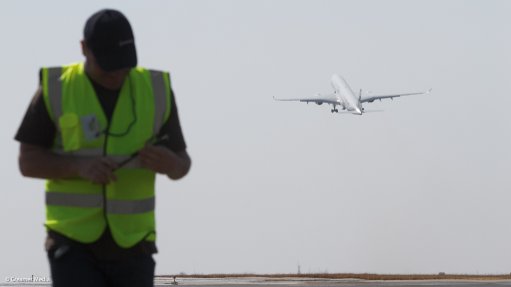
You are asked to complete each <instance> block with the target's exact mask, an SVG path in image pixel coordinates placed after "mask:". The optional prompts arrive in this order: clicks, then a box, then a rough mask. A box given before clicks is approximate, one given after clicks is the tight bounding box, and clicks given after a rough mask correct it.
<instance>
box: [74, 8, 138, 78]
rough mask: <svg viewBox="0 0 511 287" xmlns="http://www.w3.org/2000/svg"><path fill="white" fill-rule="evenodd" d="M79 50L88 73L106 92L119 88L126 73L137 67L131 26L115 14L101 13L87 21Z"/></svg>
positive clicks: (120, 14) (111, 12) (121, 16)
mask: <svg viewBox="0 0 511 287" xmlns="http://www.w3.org/2000/svg"><path fill="white" fill-rule="evenodd" d="M82 50H83V54H84V55H85V57H86V60H87V66H88V67H87V71H88V73H89V74H90V76H92V77H93V79H94V80H96V81H98V82H99V83H100V84H103V85H104V86H106V87H107V88H120V85H121V84H122V82H123V81H124V78H125V76H126V75H127V73H128V71H129V69H130V68H133V67H135V66H136V65H137V51H136V49H135V38H134V37H133V31H132V30H131V25H130V23H129V22H128V19H127V18H126V17H125V16H124V15H123V14H122V13H121V12H119V11H116V10H112V9H104V10H100V11H98V12H96V13H94V14H93V15H92V16H90V17H89V19H88V20H87V22H86V23H85V28H84V30H83V41H82Z"/></svg>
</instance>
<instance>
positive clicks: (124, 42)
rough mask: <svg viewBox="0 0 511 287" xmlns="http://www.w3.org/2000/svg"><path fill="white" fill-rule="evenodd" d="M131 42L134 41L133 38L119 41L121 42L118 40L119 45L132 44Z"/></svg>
mask: <svg viewBox="0 0 511 287" xmlns="http://www.w3.org/2000/svg"><path fill="white" fill-rule="evenodd" d="M133 42H134V41H133V39H129V40H125V41H121V42H119V47H122V46H126V45H129V44H133Z"/></svg>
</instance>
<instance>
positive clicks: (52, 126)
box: [15, 9, 191, 286]
mask: <svg viewBox="0 0 511 287" xmlns="http://www.w3.org/2000/svg"><path fill="white" fill-rule="evenodd" d="M81 45H82V53H83V55H84V56H85V62H84V63H75V64H70V65H66V66H62V67H56V68H42V69H41V72H40V86H39V88H38V90H37V92H36V94H35V96H34V98H33V100H32V102H31V104H30V106H29V108H28V110H27V113H26V114H25V117H24V119H23V122H22V124H21V126H20V128H19V130H18V133H17V134H16V137H15V138H16V140H17V141H19V142H20V156H19V166H20V170H21V173H22V174H23V175H24V176H28V177H35V178H44V179H47V183H46V193H45V197H46V223H45V226H46V227H47V231H48V237H47V240H46V244H45V246H46V250H47V252H48V258H49V262H50V269H51V276H52V281H53V286H153V277H154V261H153V259H152V254H153V253H156V245H155V240H156V230H155V222H154V207H155V197H154V179H155V174H156V173H160V174H165V175H167V176H168V177H169V178H171V179H179V178H182V177H183V176H185V175H186V174H187V173H188V171H189V168H190V164H191V160H190V157H189V156H188V154H187V152H186V144H185V142H184V139H183V135H182V132H181V128H180V124H179V118H178V114H177V108H176V103H175V99H174V97H173V93H172V89H171V86H170V78H169V75H168V73H165V72H159V71H153V70H146V69H144V68H140V67H136V65H137V56H136V49H135V42H134V37H133V32H132V30H131V26H130V24H129V22H128V20H127V19H126V17H125V16H124V15H123V14H122V13H120V12H118V11H115V10H109V9H105V10H101V11H99V12H97V13H95V14H94V15H92V16H91V17H90V18H89V19H88V20H87V22H86V25H85V29H84V39H83V40H82V42H81Z"/></svg>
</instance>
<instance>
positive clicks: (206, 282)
mask: <svg viewBox="0 0 511 287" xmlns="http://www.w3.org/2000/svg"><path fill="white" fill-rule="evenodd" d="M172 282H173V280H172V279H171V278H156V280H155V286H158V287H161V286H173V284H172ZM177 283H178V285H177V286H201V287H203V286H211V287H217V286H218V287H220V286H228V287H230V286H249V287H258V286H274V287H281V286H282V287H284V286H293V287H321V286H325V287H333V286H343V287H348V286H353V287H392V286H396V287H425V286H438V287H499V286H511V281H508V280H505V281H473V280H466V281H465V280H415V281H366V280H359V279H303V278H284V279H270V278H239V279H236V278H233V279H195V278H182V279H180V278H177Z"/></svg>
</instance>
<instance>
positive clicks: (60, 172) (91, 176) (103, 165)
mask: <svg viewBox="0 0 511 287" xmlns="http://www.w3.org/2000/svg"><path fill="white" fill-rule="evenodd" d="M18 162H19V168H20V171H21V174H23V175H24V176H28V177H35V178H45V179H65V178H73V177H81V178H83V179H85V180H89V181H91V182H93V183H96V184H108V183H109V182H111V181H115V180H116V177H115V174H114V170H115V169H116V168H117V164H116V163H115V162H114V161H113V160H112V159H109V158H106V157H95V158H83V157H76V156H65V155H57V154H55V153H53V152H51V151H50V150H49V149H47V148H44V147H40V146H37V145H32V144H25V143H21V144H20V154H19V160H18Z"/></svg>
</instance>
